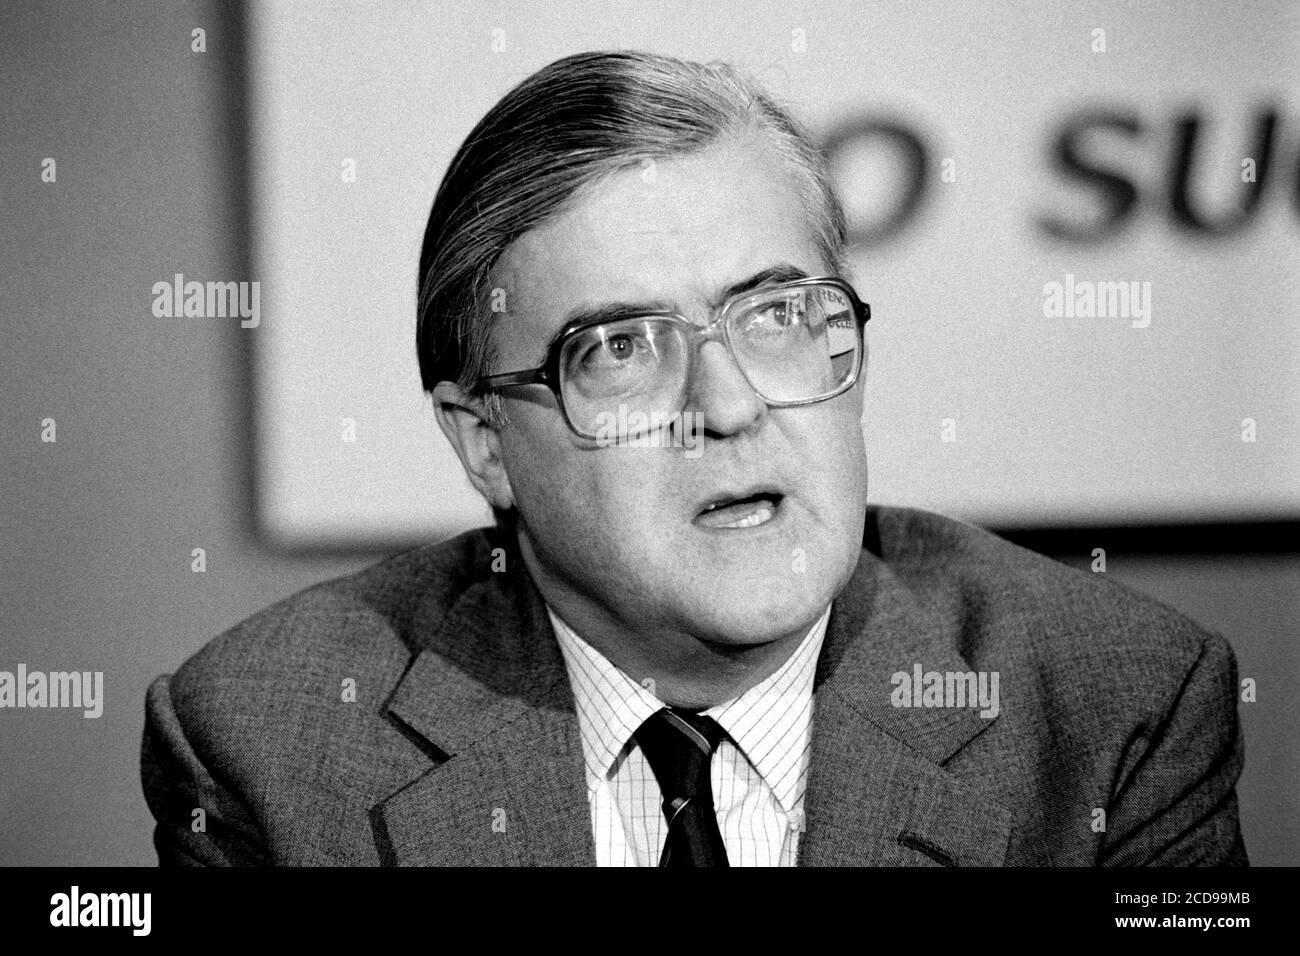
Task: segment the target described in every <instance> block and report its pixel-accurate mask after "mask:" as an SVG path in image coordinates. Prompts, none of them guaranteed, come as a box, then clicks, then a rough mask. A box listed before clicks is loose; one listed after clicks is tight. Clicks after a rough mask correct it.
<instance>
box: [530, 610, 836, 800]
mask: <svg viewBox="0 0 1300 956" xmlns="http://www.w3.org/2000/svg"><path fill="white" fill-rule="evenodd" d="M830 610H831V609H830V606H829V605H828V606H827V608H826V610H825V611H823V612H822V615H821V617H819V618H818V619H817V621H816V623H814V624H813V626H812V627H811V628H809V630H808V633H807V634H806V635H805V636H804V639H803V640H802V641H801V642H800V643H799V646H798V648H796V649H795V652H794V653H793V654H791V655H790V657H789V658H787V659H786V661H785V663H783V664H782V665H781V666H780V667H779V668H778V669H777V670H776V671H775V672H774V673H773V674H771V675H770V676H769V677H767V678H766V679H764V680H763V681H761V682H760V683H758V684H755V685H754V686H753V687H751V688H750V689H749V690H747V691H745V692H744V693H743V694H741V695H740V696H739V697H734V698H732V699H731V700H729V701H724V702H723V703H721V704H716V705H714V706H713V707H710V708H708V709H707V710H705V711H703V713H704V714H705V715H706V716H709V717H712V718H713V719H714V720H716V721H717V722H718V723H719V724H720V725H721V727H722V729H723V730H725V731H726V732H727V734H728V735H729V736H730V737H731V739H732V740H733V741H735V743H736V745H737V746H738V747H739V748H740V750H741V752H742V753H743V754H744V755H745V757H746V759H748V760H749V762H750V763H751V764H752V765H753V766H754V769H756V770H757V771H758V773H759V774H760V775H761V776H762V777H763V780H764V781H765V782H766V783H767V785H768V786H769V787H770V788H771V789H772V792H773V794H774V795H775V796H776V799H777V801H778V802H779V803H780V804H781V807H782V809H784V810H786V811H787V812H790V811H792V810H793V809H794V808H795V807H796V806H797V805H798V802H799V799H800V797H802V793H801V792H800V791H801V790H802V787H803V782H804V780H805V778H806V775H805V774H803V773H800V772H799V770H800V762H801V761H802V760H803V759H805V754H806V751H807V743H808V740H809V738H810V736H811V733H812V701H813V693H812V690H813V677H814V676H815V674H816V670H817V659H818V657H819V656H820V654H821V646H822V642H823V640H824V638H825V636H826V624H827V621H828V620H829V618H830ZM546 612H547V614H548V615H549V616H550V619H551V626H552V628H553V629H554V631H555V636H556V639H557V640H558V641H559V644H560V650H561V651H562V652H563V655H564V662H565V665H566V667H567V668H568V671H569V681H570V683H571V684H572V686H573V693H574V698H575V701H576V704H577V710H578V726H579V731H580V733H581V735H582V751H583V757H584V763H585V766H586V771H587V787H588V790H589V791H592V790H595V789H596V787H597V786H599V784H600V781H601V780H604V779H608V778H609V777H611V776H613V774H614V773H615V772H616V771H617V769H618V766H619V763H620V762H621V760H622V758H623V757H624V756H626V753H627V752H628V751H629V750H630V749H631V744H632V735H633V734H634V733H635V732H636V730H637V729H638V728H639V727H640V726H641V724H643V723H644V722H645V721H646V719H647V718H649V717H650V716H651V715H652V714H654V713H656V712H657V711H659V710H660V709H661V708H663V707H664V706H666V705H665V704H664V702H663V701H661V700H660V699H659V698H658V697H656V696H655V695H654V694H652V693H651V692H650V690H649V689H648V688H646V687H643V686H642V685H641V684H638V683H637V682H636V681H634V680H632V678H630V677H629V676H628V675H627V674H625V673H623V671H621V670H619V669H618V668H617V667H616V666H614V664H612V663H611V662H610V661H609V659H608V658H606V657H605V656H604V655H603V654H601V653H600V652H599V651H598V650H596V649H595V648H594V647H592V646H591V645H590V644H588V643H587V642H586V641H584V640H583V639H582V638H581V637H579V636H578V634H577V633H576V632H575V631H574V630H573V629H572V628H570V627H569V626H568V625H567V624H566V623H565V622H564V621H563V619H561V618H560V616H559V615H558V614H556V613H555V611H553V610H552V609H551V607H550V605H547V608H546Z"/></svg>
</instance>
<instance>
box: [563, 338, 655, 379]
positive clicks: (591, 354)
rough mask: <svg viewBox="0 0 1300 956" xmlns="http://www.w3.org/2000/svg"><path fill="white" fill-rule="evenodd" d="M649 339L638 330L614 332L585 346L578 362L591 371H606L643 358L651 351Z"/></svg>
mask: <svg viewBox="0 0 1300 956" xmlns="http://www.w3.org/2000/svg"><path fill="white" fill-rule="evenodd" d="M652 351H653V349H652V348H651V345H650V342H649V340H648V339H647V338H646V336H645V335H643V334H641V333H638V332H616V333H614V334H612V335H609V336H606V337H604V338H601V339H598V340H597V341H596V342H593V343H592V344H590V345H587V346H585V347H584V348H583V349H582V350H581V351H580V353H579V357H578V363H579V364H580V365H581V366H582V367H583V368H584V369H589V370H591V371H607V370H610V369H616V368H618V367H619V366H621V365H628V364H630V363H633V362H636V361H638V360H644V359H645V358H647V357H648V353H650V352H652Z"/></svg>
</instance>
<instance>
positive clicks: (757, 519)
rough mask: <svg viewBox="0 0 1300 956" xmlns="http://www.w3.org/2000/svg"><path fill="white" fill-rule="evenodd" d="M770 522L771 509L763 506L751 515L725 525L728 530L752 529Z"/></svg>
mask: <svg viewBox="0 0 1300 956" xmlns="http://www.w3.org/2000/svg"><path fill="white" fill-rule="evenodd" d="M771 520H772V509H771V507H770V506H768V505H763V506H762V507H761V508H759V509H758V510H757V511H755V512H754V513H753V514H751V515H746V516H745V517H743V518H741V519H740V520H739V521H737V522H735V523H734V524H729V525H726V527H728V528H753V527H756V526H758V525H760V524H767V522H769V521H771Z"/></svg>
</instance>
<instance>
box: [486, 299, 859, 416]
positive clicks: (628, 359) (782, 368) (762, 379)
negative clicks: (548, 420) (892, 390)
mask: <svg viewBox="0 0 1300 956" xmlns="http://www.w3.org/2000/svg"><path fill="white" fill-rule="evenodd" d="M870 318H871V307H870V306H868V305H867V304H866V303H865V302H863V301H862V300H861V299H859V298H858V296H857V293H855V292H854V291H853V288H852V287H851V286H850V285H849V284H848V283H847V282H845V281H843V280H842V279H838V278H834V277H820V278H811V279H799V280H797V281H794V282H786V283H782V284H780V285H775V286H771V287H769V288H765V289H760V290H758V291H756V292H745V293H741V294H740V295H737V296H734V297H732V298H731V299H728V300H727V301H726V302H725V303H724V304H723V305H722V306H721V308H720V309H719V310H718V313H717V315H716V316H714V318H713V320H712V321H710V322H709V324H708V325H705V326H699V325H696V324H695V323H693V322H691V321H690V320H689V319H687V318H686V317H685V316H683V315H681V314H679V313H676V312H669V311H659V312H644V313H638V314H636V315H630V316H623V317H619V318H614V319H585V320H577V321H576V322H574V323H571V324H570V325H568V326H566V327H565V328H564V329H563V330H562V331H561V333H560V335H559V336H558V337H557V338H556V339H555V341H554V342H553V343H552V345H551V348H550V350H549V352H548V353H547V356H546V361H545V362H544V363H543V364H542V365H540V366H538V367H537V368H531V369H522V370H520V371H517V372H502V373H499V374H496V375H484V376H482V377H480V378H479V379H478V383H477V385H478V388H479V389H480V390H494V389H501V388H508V387H513V386H516V385H545V386H547V387H549V388H550V389H551V391H552V392H554V393H555V400H556V404H558V405H559V407H560V410H561V412H562V413H563V414H564V418H565V421H566V422H567V423H568V425H569V428H570V429H571V430H572V431H573V432H574V433H575V434H577V435H579V436H580V437H583V438H589V439H597V438H599V437H600V436H601V435H602V434H608V423H609V422H611V421H613V420H618V421H621V422H623V423H626V422H629V421H630V422H638V421H639V422H641V423H648V427H651V428H653V427H656V426H655V425H654V423H655V422H658V423H660V424H659V426H658V427H662V426H663V425H664V424H667V423H669V422H671V421H674V420H675V419H676V418H677V416H678V415H679V414H681V412H682V411H683V408H684V406H685V403H686V400H687V397H688V395H689V394H690V387H689V386H690V382H691V373H692V369H693V366H694V362H695V354H696V352H697V348H696V347H695V346H696V345H697V344H702V343H703V342H707V341H715V340H721V341H722V342H724V343H725V344H726V346H727V350H728V351H729V352H730V353H731V357H732V359H733V360H734V361H735V363H736V366H737V367H738V368H739V369H740V371H741V374H742V375H744V377H745V380H746V381H747V382H748V383H749V386H750V388H752V389H753V390H754V393H755V394H756V395H758V397H759V398H761V399H762V400H763V401H764V402H766V403H767V404H768V405H771V406H775V407H778V408H785V407H790V406H796V405H812V404H815V403H817V402H824V401H826V400H827V399H830V398H834V397H835V396H837V395H841V394H843V393H844V392H846V391H848V390H849V389H850V388H852V387H853V383H854V382H856V381H857V378H858V374H859V371H860V370H861V368H862V362H863V357H864V355H865V353H866V337H865V334H864V327H865V325H866V323H867V321H868V320H869V319H870ZM639 416H644V417H643V418H642V417H639Z"/></svg>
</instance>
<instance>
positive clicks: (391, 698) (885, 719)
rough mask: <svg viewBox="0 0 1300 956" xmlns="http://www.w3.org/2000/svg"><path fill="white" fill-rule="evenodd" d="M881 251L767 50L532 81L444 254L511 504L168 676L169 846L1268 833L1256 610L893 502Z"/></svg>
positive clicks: (756, 859)
mask: <svg viewBox="0 0 1300 956" xmlns="http://www.w3.org/2000/svg"><path fill="white" fill-rule="evenodd" d="M843 259H844V224H843V216H842V213H841V212H840V209H839V206H838V203H837V202H836V200H835V197H834V194H833V192H832V190H831V188H830V186H829V183H828V181H827V177H826V172H825V169H824V168H823V165H822V159H821V157H820V156H819V155H818V153H817V151H816V150H815V149H813V148H812V147H811V146H810V145H809V143H808V140H807V139H806V138H805V137H804V136H803V135H802V134H801V133H800V131H799V130H798V128H797V127H796V126H795V125H794V124H793V123H792V122H791V121H790V119H789V118H788V116H786V114H784V113H783V112H782V111H781V110H780V109H778V108H777V107H776V106H775V105H773V104H772V102H771V101H770V100H769V99H768V98H767V97H765V96H764V95H763V94H762V93H761V91H759V90H758V89H756V88H755V87H754V86H753V85H752V84H751V83H749V82H748V81H746V80H744V79H743V78H742V77H740V76H739V75H738V74H736V73H735V72H734V71H733V70H731V69H729V68H726V67H723V66H704V65H700V64H693V63H686V62H682V61H678V60H674V59H669V58H666V57H659V56H650V55H645V54H634V53H610V54H586V55H580V56H574V57H569V58H566V59H564V60H560V61H558V62H556V63H553V64H551V65H550V66H548V67H546V68H545V69H543V70H541V71H540V72H538V73H537V74H535V75H533V76H532V77H530V78H528V79H527V80H525V81H524V82H523V83H522V84H521V85H520V86H519V87H517V88H516V89H514V90H513V91H511V92H510V93H509V94H508V95H507V96H506V97H505V98H504V99H503V100H502V101H501V102H500V103H498V104H497V106H495V107H494V108H493V109H492V110H491V111H490V112H489V114H488V115H487V116H486V117H485V118H484V119H483V120H482V122H480V124H479V125H478V127H476V128H475V130H474V131H473V132H472V133H471V134H470V136H469V137H468V139H467V140H466V142H465V144H464V145H463V146H462V148H461V150H460V152H459V153H458V154H457V156H456V157H455V159H454V160H453V161H452V164H451V167H450V169H449V170H448V172H447V174H446V177H445V179H444V181H443V183H442V186H441V188H440V190H439V192H438V195H437V198H436V200H435V202H434V206H433V210H432V212H431V214H430V218H429V225H428V230H427V232H426V236H425V244H424V250H423V254H422V257H421V263H420V300H419V326H418V352H419V359H420V367H421V372H422V375H423V380H424V386H425V388H426V389H427V390H428V391H429V392H430V393H431V394H432V396H433V399H434V405H435V410H436V414H437V418H438V421H439V424H440V425H441V427H442V429H443V431H444V432H445V433H446V435H447V437H448V439H449V440H450V441H451V443H452V445H453V446H454V447H455V449H456V452H457V454H458V455H459V458H460V461H461V463H462V464H463V466H464V469H465V472H466V474H467V475H468V476H469V478H470V480H471V481H472V482H473V484H474V486H475V487H476V488H477V489H478V490H479V491H480V492H481V493H482V494H483V495H484V497H485V498H486V499H487V500H488V501H489V502H490V503H491V505H492V506H493V509H494V512H495V513H496V515H497V518H498V520H497V526H496V527H495V528H489V529H480V530H478V531H474V532H471V533H467V534H464V535H461V536H459V537H457V538H454V539H453V540H451V541H448V542H445V543H443V544H439V545H433V546H429V547H425V548H420V549H416V550H414V551H411V552H408V553H405V554H401V555H398V556H396V557H394V558H391V559H389V560H387V561H385V562H383V563H381V564H378V565H376V566H374V567H371V568H369V569H367V570H365V571H362V572H360V573H358V574H355V575H353V576H351V577H348V578H344V579H341V580H338V581H334V582H330V583H327V584H323V585H320V586H318V587H316V588H313V589H310V590H308V591H306V592H304V593H302V594H299V595H297V596H295V597H293V598H290V599H289V600H287V601H285V602H282V603H280V604H278V605H276V606H275V607H272V608H270V609H269V610H267V611H264V612H262V613H261V614H258V615H256V616H255V617H253V618H251V619H250V620H248V621H246V622H244V623H243V624H241V625H239V626H238V627H236V628H234V629H233V630H232V631H230V632H229V633H227V634H225V635H223V636H222V637H220V638H218V639H217V640H216V641H214V642H212V643H211V644H210V645H209V646H208V647H206V648H205V649H204V650H202V651H201V652H200V653H199V654H197V655H195V657H193V658H192V659H191V660H190V661H188V662H187V663H186V664H185V665H184V666H183V667H182V668H181V669H180V671H179V672H178V673H177V674H176V675H174V676H172V677H170V678H167V677H162V678H159V679H158V680H157V681H156V682H155V683H154V685H153V686H152V687H151V688H150V691H149V697H148V704H147V709H148V715H147V716H148V721H147V727H146V731H145V739H144V752H143V772H144V781H145V789H146V793H147V795H148V798H149V803H150V807H151V808H152V810H153V812H154V815H155V816H156V818H157V820H158V827H157V830H156V832H155V842H156V845H157V848H158V852H159V856H160V858H161V859H162V861H163V862H169V863H173V862H174V863H189V864H209V865H211V864H264V863H274V864H379V863H396V864H501V865H512V864H542V865H547V864H577V865H651V866H653V865H665V866H720V865H792V864H795V863H798V864H801V865H842V864H883V865H1003V864H1021V865H1023V864H1042V865H1096V864H1100V865H1112V866H1114V865H1134V864H1155V865H1184V864H1245V862H1246V854H1245V850H1244V848H1243V845H1242V841H1241V836H1240V833H1239V827H1238V821H1237V806H1236V797H1235V792H1234V786H1235V782H1236V779H1237V777H1238V775H1239V774H1240V771H1241V766H1242V742H1241V737H1240V731H1239V729H1238V724H1237V719H1236V709H1235V703H1234V702H1235V684H1236V676H1235V662H1234V660H1233V656H1232V652H1231V650H1230V648H1229V647H1228V645H1227V644H1226V642H1224V641H1223V640H1222V639H1221V638H1219V637H1217V636H1214V635H1212V634H1208V633H1206V632H1205V631H1203V630H1201V629H1200V628H1198V627H1197V626H1196V625H1195V624H1193V623H1191V622H1190V621H1188V620H1186V619H1185V618H1182V617H1181V616H1179V615H1177V614H1175V613H1174V612H1172V611H1169V610H1168V609H1165V608H1163V607H1161V606H1159V605H1157V604H1156V603H1155V602H1153V601H1150V600H1148V599H1145V598H1143V597H1140V596H1138V595H1136V594H1134V593H1132V592H1129V591H1127V590H1124V589H1122V588H1120V587H1118V586H1116V585H1113V584H1111V583H1109V582H1106V581H1103V580H1099V579H1096V578H1094V577H1092V576H1088V575H1084V574H1081V573H1078V572H1076V571H1072V570H1069V569H1067V568H1065V567H1063V566H1060V565H1058V564H1055V563H1053V562H1050V561H1048V560H1046V559H1043V558H1040V557H1038V556H1036V555H1033V554H1031V553H1029V552H1026V551H1024V550H1021V549H1019V548H1016V547H1014V546H1012V545H1010V544H1008V543H1006V542H1003V541H1001V540H1000V539H997V538H995V537H993V536H992V535H989V534H987V533H984V532H981V531H979V530H977V529H975V528H973V527H970V526H968V525H964V524H961V523H958V522H955V521H952V520H949V519H945V518H941V517H939V516H937V515H932V514H928V513H924V512H920V511H911V510H901V509H889V508H873V507H869V506H868V505H867V501H866V495H867V478H866V475H867V472H866V458H865V449H864V445H863V439H862V429H861V417H862V414H863V387H864V374H865V373H864V371H863V369H864V367H865V364H866V363H865V358H866V355H865V353H866V340H865V334H864V326H865V324H866V322H867V319H868V318H869V315H870V311H869V308H868V307H867V306H866V305H865V304H864V303H862V302H861V301H860V300H859V299H858V296H857V294H856V292H855V291H854V290H853V289H852V287H851V286H850V285H849V284H848V283H847V282H846V281H845V280H844V278H843V276H844V263H843ZM200 810H201V811H203V812H202V813H201V814H200V813H199V812H198V811H200ZM200 818H201V819H202V820H203V823H204V825H203V826H202V827H199V826H197V825H196V824H195V821H196V820H198V819H200Z"/></svg>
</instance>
